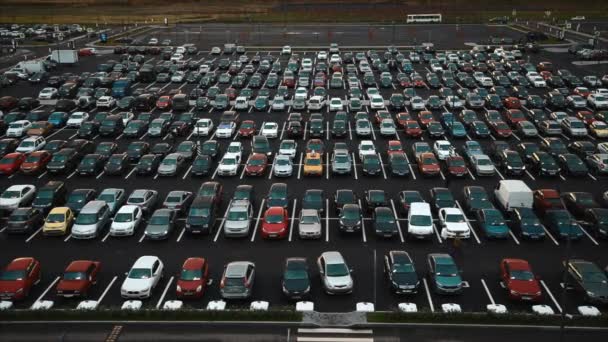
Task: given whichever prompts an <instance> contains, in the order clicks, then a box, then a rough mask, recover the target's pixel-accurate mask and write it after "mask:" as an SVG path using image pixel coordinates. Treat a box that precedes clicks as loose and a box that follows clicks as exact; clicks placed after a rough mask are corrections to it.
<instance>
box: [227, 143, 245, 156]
mask: <svg viewBox="0 0 608 342" xmlns="http://www.w3.org/2000/svg"><path fill="white" fill-rule="evenodd" d="M226 156H230V157H239V159H242V158H243V144H242V143H241V142H240V141H233V142H231V143H230V145H228V148H227V149H226V153H224V157H226Z"/></svg>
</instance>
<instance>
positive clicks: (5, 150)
mask: <svg viewBox="0 0 608 342" xmlns="http://www.w3.org/2000/svg"><path fill="white" fill-rule="evenodd" d="M17 146H19V140H17V139H13V138H6V139H2V140H0V156H4V155H6V154H9V153H13V152H15V149H17Z"/></svg>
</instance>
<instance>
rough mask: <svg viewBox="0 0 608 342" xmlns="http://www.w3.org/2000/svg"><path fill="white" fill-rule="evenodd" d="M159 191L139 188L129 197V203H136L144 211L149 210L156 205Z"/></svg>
mask: <svg viewBox="0 0 608 342" xmlns="http://www.w3.org/2000/svg"><path fill="white" fill-rule="evenodd" d="M157 200H158V192H157V191H156V190H148V189H137V190H134V191H133V192H132V193H131V196H129V198H127V205H136V206H138V207H140V208H141V210H143V211H144V212H149V211H150V210H152V209H154V206H156V201H157Z"/></svg>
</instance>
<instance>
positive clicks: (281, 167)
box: [272, 155, 293, 177]
mask: <svg viewBox="0 0 608 342" xmlns="http://www.w3.org/2000/svg"><path fill="white" fill-rule="evenodd" d="M272 172H273V174H274V175H275V177H290V176H291V174H292V173H293V163H292V161H291V158H289V156H288V155H278V156H277V157H276V158H275V160H274V169H273V171H272Z"/></svg>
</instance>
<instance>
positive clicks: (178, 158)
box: [158, 153, 184, 176]
mask: <svg viewBox="0 0 608 342" xmlns="http://www.w3.org/2000/svg"><path fill="white" fill-rule="evenodd" d="M183 164H184V156H182V155H181V154H179V153H171V154H169V155H167V156H166V157H165V159H163V161H162V162H161V163H160V165H159V166H158V175H159V176H175V175H176V174H177V172H178V171H179V170H180V169H181V167H182V165H183Z"/></svg>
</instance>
